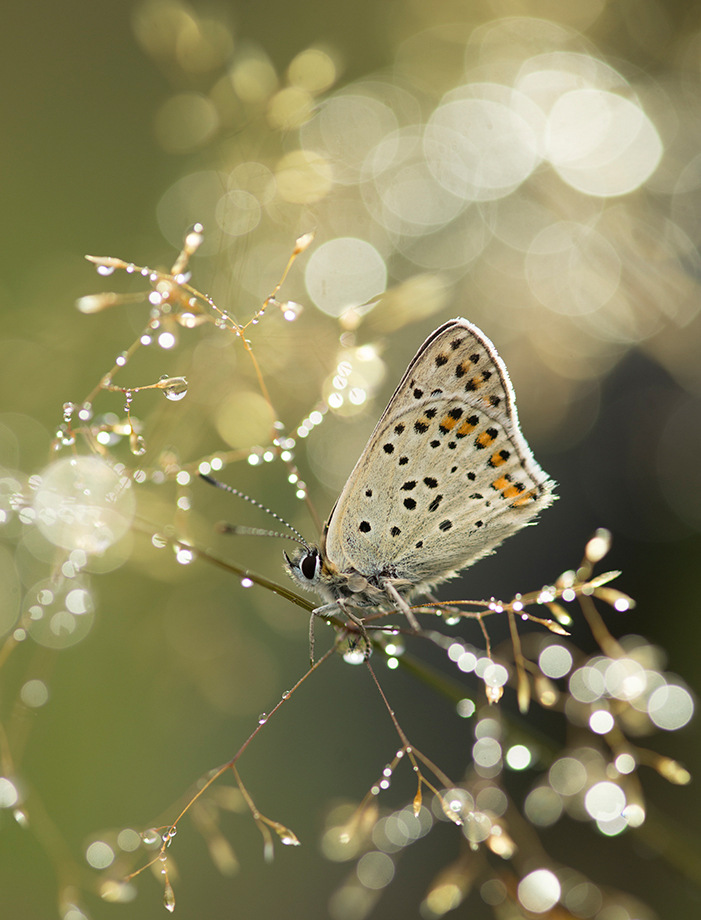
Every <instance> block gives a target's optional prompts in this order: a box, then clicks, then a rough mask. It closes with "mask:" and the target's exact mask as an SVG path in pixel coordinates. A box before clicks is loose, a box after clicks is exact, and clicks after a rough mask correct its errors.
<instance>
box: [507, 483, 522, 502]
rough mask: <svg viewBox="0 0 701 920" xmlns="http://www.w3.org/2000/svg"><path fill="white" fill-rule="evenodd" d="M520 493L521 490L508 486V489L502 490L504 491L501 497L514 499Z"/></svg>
mask: <svg viewBox="0 0 701 920" xmlns="http://www.w3.org/2000/svg"><path fill="white" fill-rule="evenodd" d="M521 492H522V489H519V487H518V486H509V488H508V489H504V491H503V492H502V495H503V496H504V498H516V496H517V495H520V494H521ZM514 504H515V502H514Z"/></svg>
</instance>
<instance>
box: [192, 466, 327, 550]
mask: <svg viewBox="0 0 701 920" xmlns="http://www.w3.org/2000/svg"><path fill="white" fill-rule="evenodd" d="M200 477H201V478H202V479H204V481H205V482H208V483H209V484H210V485H211V486H216V487H217V488H218V489H223V490H224V491H225V492H231V494H232V495H236V496H237V497H238V498H242V499H244V501H247V502H250V503H251V504H252V505H255V506H256V508H260V510H261V511H265V513H266V514H269V515H270V516H271V517H274V518H275V520H276V521H280V523H281V524H284V525H285V527H287V528H288V529H289V530H291V531H292V533H293V534H295V535H296V536H294V537H291V536H290V535H289V534H286V533H277V531H273V530H260V529H259V528H257V527H237V526H235V525H233V524H222V525H220V526H221V532H222V533H233V534H239V535H244V534H248V535H249V536H250V535H253V536H259V537H263V536H267V537H284V538H285V539H286V540H293V541H294V542H295V543H299V544H301V545H302V546H303V547H304V548H305V549H306V550H309V551H310V552H311V547H310V546H309V544H308V543H307V541H306V540H305V539H304V537H303V536H302V534H301V533H300V532H299V531H298V530H296V529H295V528H294V527H293V526H292V524H288V523H287V521H286V520H285V519H284V518H281V517H280V515H279V514H275V512H274V511H271V510H270V508H267V507H266V506H265V505H263V504H261V503H260V502H258V501H256V500H255V498H251V496H250V495H246V493H245V492H239V490H238V489H235V488H234V487H233V486H229V485H227V484H226V483H225V482H220V481H219V480H218V479H215V478H214V477H213V476H208V475H207V474H206V473H200Z"/></svg>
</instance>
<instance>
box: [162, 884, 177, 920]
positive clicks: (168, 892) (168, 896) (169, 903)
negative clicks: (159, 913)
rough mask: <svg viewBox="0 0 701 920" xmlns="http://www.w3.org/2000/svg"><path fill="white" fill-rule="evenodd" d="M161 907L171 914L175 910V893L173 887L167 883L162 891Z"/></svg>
mask: <svg viewBox="0 0 701 920" xmlns="http://www.w3.org/2000/svg"><path fill="white" fill-rule="evenodd" d="M163 906H164V907H165V909H166V910H168V911H170V913H171V914H172V913H173V911H174V910H175V892H174V891H173V886H172V885H171V884H170V882H168V883H167V884H166V886H165V888H164V889H163Z"/></svg>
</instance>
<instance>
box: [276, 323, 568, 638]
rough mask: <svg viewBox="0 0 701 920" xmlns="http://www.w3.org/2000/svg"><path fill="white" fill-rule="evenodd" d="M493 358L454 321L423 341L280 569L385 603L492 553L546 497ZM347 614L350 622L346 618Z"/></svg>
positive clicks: (307, 582)
mask: <svg viewBox="0 0 701 920" xmlns="http://www.w3.org/2000/svg"><path fill="white" fill-rule="evenodd" d="M554 485H555V484H554V482H553V481H552V480H551V479H550V478H549V477H548V476H547V474H546V473H545V472H544V471H543V470H542V469H541V468H540V466H539V465H538V464H537V463H536V461H535V459H534V457H533V454H532V453H531V450H530V448H529V446H528V444H527V443H526V440H525V438H524V437H523V435H522V434H521V431H520V429H519V424H518V415H517V412H516V402H515V399H514V391H513V387H512V386H511V381H510V380H509V375H508V373H507V370H506V367H505V365H504V362H503V361H502V360H501V358H500V357H499V355H498V354H497V351H496V349H495V347H494V345H493V344H492V343H491V342H490V340H489V339H488V338H487V336H485V335H484V333H483V332H481V331H480V330H479V329H478V328H477V327H476V326H474V325H473V324H472V323H469V322H468V321H467V320H465V319H462V318H461V317H458V318H456V319H453V320H450V321H449V322H446V323H444V324H443V325H442V326H440V327H439V328H438V329H436V330H435V332H433V333H432V334H431V335H430V336H429V337H428V338H427V339H426V341H425V342H424V343H423V345H422V346H421V348H420V349H419V351H418V352H417V354H416V355H415V357H414V358H413V360H412V361H411V363H410V364H409V367H408V368H407V370H406V373H405V374H404V377H403V378H402V380H401V382H400V384H399V386H398V387H397V389H396V391H395V393H394V395H393V396H392V398H391V399H390V401H389V404H388V406H387V408H386V409H385V411H384V413H383V414H382V417H381V418H380V420H379V422H378V423H377V425H376V427H375V430H374V432H373V433H372V436H371V437H370V440H369V441H368V443H367V445H366V447H365V450H364V451H363V453H362V454H361V456H360V459H359V460H358V462H357V464H356V465H355V468H354V470H353V472H352V473H351V474H350V476H349V478H348V481H347V482H346V485H345V486H344V488H343V491H342V492H341V495H340V496H339V498H338V501H337V502H336V504H335V506H334V508H333V511H332V512H331V515H330V517H329V519H328V521H327V523H326V525H325V527H324V532H323V535H322V539H321V543H320V546H319V547H316V546H309V547H305V548H304V549H302V550H300V551H298V552H297V553H296V554H295V555H294V556H293V557H292V558H290V557H288V556H287V554H285V558H286V568H287V571H288V573H289V574H290V575H291V576H292V578H293V579H294V580H295V581H296V582H297V583H298V584H300V585H301V586H302V587H305V588H308V589H310V590H314V591H316V592H317V594H319V596H320V597H321V598H322V599H323V601H324V602H325V603H324V606H322V607H320V608H318V609H317V610H316V611H315V613H317V614H319V615H322V616H323V615H328V614H330V613H332V612H334V611H335V610H337V609H338V608H339V607H340V608H341V609H343V610H345V611H346V612H347V613H349V611H348V609H347V608H348V607H360V608H364V607H395V608H399V609H401V610H402V611H403V612H404V613H405V614H406V615H407V617H408V619H409V622H410V624H411V626H412V627H413V628H414V629H417V628H418V622H417V620H416V617H415V616H414V614H413V613H412V611H411V610H410V608H409V605H408V601H409V600H410V599H411V597H412V596H413V595H415V594H421V593H424V592H426V591H429V590H430V589H431V588H432V587H433V586H435V585H437V584H440V583H441V582H443V581H446V580H447V579H449V578H452V577H453V576H454V575H456V574H457V573H458V572H459V571H460V570H461V569H464V568H465V567H466V566H469V565H471V564H472V563H473V562H475V561H476V560H477V559H480V558H481V557H482V556H485V555H487V554H488V553H491V552H492V551H493V550H494V548H495V547H497V546H498V545H499V544H500V543H501V542H502V541H503V540H504V539H506V537H508V536H510V535H511V534H513V533H516V531H518V530H520V529H521V527H523V526H524V525H525V524H528V523H529V522H530V521H532V520H533V519H534V518H535V516H536V515H537V514H538V513H539V512H540V511H541V510H542V509H543V508H546V507H547V506H548V505H550V504H551V502H552V501H553V498H554V496H553V494H552V493H553V488H554ZM353 619H356V617H355V616H353Z"/></svg>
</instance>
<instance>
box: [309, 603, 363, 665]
mask: <svg viewBox="0 0 701 920" xmlns="http://www.w3.org/2000/svg"><path fill="white" fill-rule="evenodd" d="M339 610H340V611H341V613H344V614H345V615H346V617H347V618H348V619H349V620H350V621H351V622H352V623H354V624H355V625H356V626H357V627H358V630H359V632H360V634H361V635H362V637H363V640H364V641H365V649H366V651H365V660H366V661H367V659H368V658H369V657H370V652H371V650H372V642H371V641H370V637H369V636H368V634H367V630H366V629H365V623H364V622H363V620H362V618H361V617H357V616H356V615H355V614H354V613H352V612H351V611H350V610H349V609H348V608H347V607H346V605H345V604H344V602H343V600H338V601H334V602H333V603H332V604H324V605H323V607H317V608H316V609H315V610H312V615H311V617H310V618H309V663H310V664H311V665H312V666H313V665H314V620H315V618H316V617H320V618H321V619H322V620H325V619H327V617H330V616H331V615H332V614H334V613H337V612H338V611H339Z"/></svg>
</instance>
